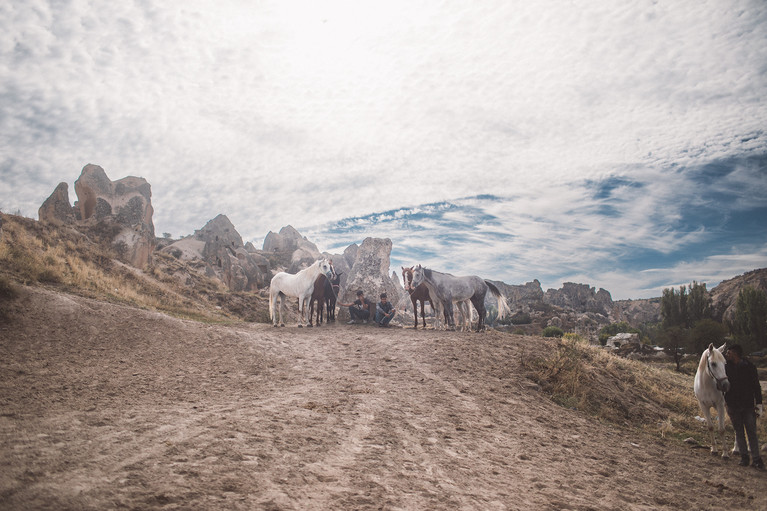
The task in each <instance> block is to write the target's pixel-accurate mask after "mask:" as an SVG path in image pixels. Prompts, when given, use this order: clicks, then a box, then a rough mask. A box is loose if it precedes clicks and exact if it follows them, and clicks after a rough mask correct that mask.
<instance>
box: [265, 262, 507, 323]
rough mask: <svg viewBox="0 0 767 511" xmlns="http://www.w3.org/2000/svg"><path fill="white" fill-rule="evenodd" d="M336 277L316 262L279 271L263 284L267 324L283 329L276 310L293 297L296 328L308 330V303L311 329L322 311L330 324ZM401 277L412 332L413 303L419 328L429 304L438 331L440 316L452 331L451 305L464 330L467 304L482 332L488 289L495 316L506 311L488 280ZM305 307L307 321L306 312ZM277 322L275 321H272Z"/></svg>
mask: <svg viewBox="0 0 767 511" xmlns="http://www.w3.org/2000/svg"><path fill="white" fill-rule="evenodd" d="M340 279H341V274H340V273H336V271H335V269H334V268H333V263H332V261H330V260H328V259H320V260H318V261H315V262H314V264H312V265H310V266H309V267H308V268H305V269H303V270H301V271H299V272H298V273H296V274H290V273H286V272H279V273H278V274H276V275H275V276H274V277H273V278H272V281H271V284H270V286H269V317H270V318H271V319H272V324H273V325H274V326H277V325H278V324H279V325H280V326H285V323H283V321H282V309H283V306H284V305H285V304H286V299H287V297H295V298H298V311H299V313H300V314H301V318H300V320H299V324H298V326H299V328H300V327H303V326H304V325H307V326H308V327H311V326H312V319H313V316H314V303H315V302H317V303H318V308H317V321H316V323H315V324H316V325H317V326H320V325H321V324H322V321H323V309H326V310H327V321H328V322H330V321H335V308H336V300H337V299H338V289H339V283H340ZM402 279H403V282H404V285H405V290H406V291H407V292H408V294H409V295H410V299H411V301H412V302H413V310H414V313H415V325H414V326H415V328H418V305H417V304H418V302H419V301H420V303H421V316H422V318H423V326H424V328H426V315H425V313H424V304H425V302H427V301H428V302H429V303H430V304H431V307H432V309H433V310H434V311H435V313H436V324H435V328H439V327H440V321H441V319H442V318H444V326H445V328H447V329H450V330H455V329H456V322H455V314H454V305H455V306H457V308H458V311H459V317H460V318H459V319H460V328H461V329H463V330H470V329H471V324H472V311H471V306H472V305H474V308H475V309H476V311H477V315H478V320H477V328H476V330H477V331H478V332H480V331H482V330H484V328H485V317H486V316H487V310H486V309H485V297H486V296H487V293H488V291H489V292H490V293H492V294H493V296H495V297H496V298H497V299H498V313H499V317H503V316H505V315H507V314H509V313H510V312H511V310H510V309H509V306H508V304H507V303H506V299H505V298H504V297H503V295H502V294H501V292H500V291H499V290H498V288H497V287H496V286H495V285H493V283H492V282H490V281H487V280H484V279H482V278H481V277H477V276H469V277H455V276H453V275H450V274H449V273H441V272H438V271H434V270H430V269H428V268H423V267H422V266H421V265H418V266H414V267H410V268H404V267H403V268H402ZM307 305H308V306H309V317H308V321H307V318H306V309H307ZM278 318H279V323H278Z"/></svg>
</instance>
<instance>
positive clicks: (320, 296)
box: [269, 259, 341, 328]
mask: <svg viewBox="0 0 767 511" xmlns="http://www.w3.org/2000/svg"><path fill="white" fill-rule="evenodd" d="M340 282H341V273H336V271H335V269H334V268H333V262H332V261H330V260H328V259H320V260H318V261H315V262H314V264H312V265H310V266H309V267H308V268H304V269H303V270H301V271H299V272H298V273H296V274H295V275H294V274H290V273H286V272H284V271H281V272H279V273H278V274H276V275H275V276H274V277H272V281H271V283H270V285H269V317H270V318H271V320H272V324H273V325H274V326H277V318H278V316H279V324H280V326H285V323H284V322H283V321H282V309H283V307H284V306H285V304H286V300H287V298H288V297H294V298H298V311H299V313H300V314H301V319H300V322H299V323H298V327H299V328H301V327H303V326H304V324H306V325H307V326H309V327H311V326H312V317H313V316H314V303H315V302H317V322H316V324H317V326H320V325H321V324H322V320H323V317H322V316H323V309H327V321H328V322H330V321H335V320H336V313H335V311H336V300H337V298H338V289H339V283H340ZM307 306H308V307H309V321H308V323H307V321H306V309H307Z"/></svg>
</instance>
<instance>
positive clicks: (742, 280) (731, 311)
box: [709, 268, 767, 321]
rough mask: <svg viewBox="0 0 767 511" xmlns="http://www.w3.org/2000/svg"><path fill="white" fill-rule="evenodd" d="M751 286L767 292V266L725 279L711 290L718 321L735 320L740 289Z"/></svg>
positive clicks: (714, 314)
mask: <svg viewBox="0 0 767 511" xmlns="http://www.w3.org/2000/svg"><path fill="white" fill-rule="evenodd" d="M746 286H750V287H752V288H754V289H760V290H762V291H764V292H767V268H761V269H759V270H754V271H750V272H747V273H744V274H743V275H738V276H737V277H734V278H732V279H728V280H723V281H722V282H720V283H719V284H718V285H717V286H716V287H714V288H713V289H711V291H710V292H709V294H710V296H711V312H712V316H713V318H714V319H715V320H716V321H733V320H734V319H735V311H736V309H737V304H738V295H739V294H740V291H741V290H742V289H743V288H744V287H746Z"/></svg>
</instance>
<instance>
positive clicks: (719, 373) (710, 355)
mask: <svg viewBox="0 0 767 511" xmlns="http://www.w3.org/2000/svg"><path fill="white" fill-rule="evenodd" d="M725 346H726V344H723V345H722V346H721V347H719V348H714V345H713V344H709V345H708V349H706V351H704V352H703V356H704V357H705V358H706V373H707V374H708V375H709V376H710V377H711V378H713V379H714V381H716V388H717V390H719V391H721V392H727V391H728V390H730V380H728V379H727V372H726V371H725V369H724V366H725V364H726V363H727V361H726V360H725V358H724V355H723V354H722V351H724V348H725Z"/></svg>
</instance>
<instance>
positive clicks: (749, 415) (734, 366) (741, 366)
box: [724, 344, 764, 470]
mask: <svg viewBox="0 0 767 511" xmlns="http://www.w3.org/2000/svg"><path fill="white" fill-rule="evenodd" d="M725 356H726V358H727V364H726V365H725V366H724V368H725V371H726V372H727V379H728V380H729V381H730V390H729V391H728V392H727V393H726V394H725V395H724V401H725V403H726V404H727V415H729V416H730V422H732V427H733V428H734V429H735V441H736V442H737V443H738V449H739V450H740V463H738V465H741V466H744V467H747V466H748V464H749V462H753V463H752V465H753V467H754V468H757V469H759V470H764V461H762V457H761V455H760V454H759V439H758V438H757V435H756V418H757V417H761V415H762V413H763V412H764V407H763V405H762V387H761V386H760V385H759V375H758V374H757V372H756V366H754V364H752V363H751V362H750V361H748V360H746V359H745V358H743V348H742V347H741V346H740V345H739V344H735V345H733V346H730V348H729V349H728V350H727V354H726V355H725ZM746 439H748V444H746ZM749 447H750V448H751V457H750V458H749V456H748V451H749V450H748V448H749Z"/></svg>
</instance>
